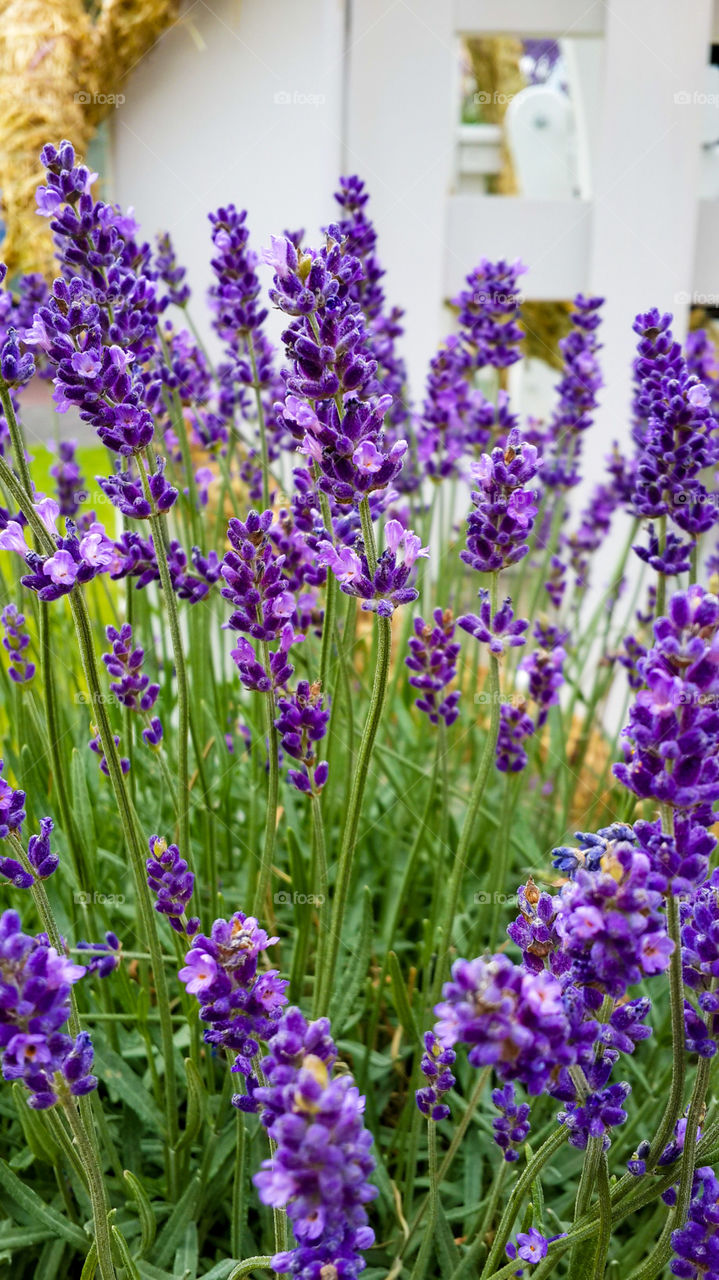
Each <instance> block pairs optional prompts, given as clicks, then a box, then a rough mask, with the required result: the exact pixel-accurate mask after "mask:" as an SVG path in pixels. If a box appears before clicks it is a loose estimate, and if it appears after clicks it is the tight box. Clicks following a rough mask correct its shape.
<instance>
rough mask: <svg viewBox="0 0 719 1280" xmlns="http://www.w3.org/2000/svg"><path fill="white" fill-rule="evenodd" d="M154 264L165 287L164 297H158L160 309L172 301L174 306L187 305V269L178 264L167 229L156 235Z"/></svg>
mask: <svg viewBox="0 0 719 1280" xmlns="http://www.w3.org/2000/svg"><path fill="white" fill-rule="evenodd" d="M155 264H156V266H157V274H158V275H159V277H160V279H161V281H162V283H163V284H164V285H165V287H166V289H167V293H166V294H165V295H164V297H162V298H160V302H159V307H160V310H163V311H164V309H165V307H167V306H169V304H170V303H174V305H175V306H176V307H185V306H187V303H188V302H189V301H190V286H189V285H188V284H186V283H185V276H186V275H187V270H186V268H185V267H182V266H180V265H179V264H178V261H177V255H176V253H175V246H174V245H173V243H172V240H171V238H170V233H169V231H164V232H163V233H162V235H159V236H158V237H157V251H156V253H155Z"/></svg>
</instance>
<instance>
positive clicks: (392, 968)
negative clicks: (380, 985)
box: [387, 951, 422, 1043]
mask: <svg viewBox="0 0 719 1280" xmlns="http://www.w3.org/2000/svg"><path fill="white" fill-rule="evenodd" d="M387 960H388V965H389V975H390V979H391V981H392V996H393V999H394V1006H395V1009H396V1010H397V1017H398V1018H399V1020H400V1023H401V1025H402V1030H403V1031H404V1033H405V1035H407V1036H408V1037H409V1038H410V1040H411V1041H412V1042H413V1043H419V1041H420V1040H421V1039H422V1036H421V1033H420V1029H419V1027H418V1026H417V1022H416V1020H415V1016H414V1013H413V1012H412V1006H411V1004H410V1002H409V996H408V995H407V987H406V986H405V982H404V978H403V977H402V971H401V969H400V967H399V960H398V959H397V955H396V953H395V952H394V951H390V952H389V954H388V957H387Z"/></svg>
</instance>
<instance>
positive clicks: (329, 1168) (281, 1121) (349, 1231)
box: [254, 1008, 377, 1280]
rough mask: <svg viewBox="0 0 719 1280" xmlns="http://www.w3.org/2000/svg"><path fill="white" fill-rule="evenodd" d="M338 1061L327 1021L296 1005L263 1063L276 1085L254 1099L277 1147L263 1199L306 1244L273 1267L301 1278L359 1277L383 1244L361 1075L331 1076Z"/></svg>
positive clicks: (261, 1179)
mask: <svg viewBox="0 0 719 1280" xmlns="http://www.w3.org/2000/svg"><path fill="white" fill-rule="evenodd" d="M336 1058H337V1050H336V1048H335V1045H334V1043H333V1041H332V1039H331V1037H330V1027H329V1022H328V1020H327V1019H326V1018H320V1019H318V1020H317V1021H316V1022H310V1023H307V1021H306V1020H305V1018H304V1017H303V1016H302V1014H301V1013H300V1011H299V1009H294V1008H292V1009H287V1010H286V1012H285V1013H284V1014H283V1016H282V1018H281V1020H280V1022H279V1025H278V1026H277V1028H276V1029H275V1033H274V1035H273V1036H272V1039H271V1041H270V1045H269V1052H268V1054H267V1056H266V1057H264V1058H263V1059H262V1072H263V1075H264V1077H265V1079H266V1080H267V1084H266V1085H261V1086H260V1087H259V1088H257V1089H256V1090H255V1095H254V1096H255V1098H256V1099H257V1102H258V1103H259V1105H260V1106H261V1107H262V1111H261V1119H262V1123H263V1124H264V1125H265V1128H266V1129H267V1132H268V1134H269V1136H270V1138H271V1139H272V1140H273V1141H274V1143H275V1144H276V1145H275V1150H274V1152H273V1155H272V1157H271V1158H270V1159H269V1160H265V1161H264V1163H263V1165H262V1168H261V1170H260V1171H259V1173H256V1174H255V1176H254V1183H255V1186H256V1187H257V1190H258V1192H259V1196H260V1199H261V1200H262V1202H263V1204H268V1205H271V1206H272V1207H273V1208H284V1209H285V1210H286V1212H287V1216H288V1218H289V1220H290V1222H291V1224H292V1229H293V1231H294V1235H295V1239H296V1241H297V1244H296V1246H295V1248H293V1249H290V1250H288V1251H287V1252H284V1253H278V1254H275V1256H274V1258H273V1259H272V1268H273V1270H274V1271H276V1272H279V1273H282V1274H287V1275H289V1276H292V1277H296V1280H313V1278H314V1277H319V1276H322V1275H323V1274H325V1275H327V1276H332V1275H334V1276H337V1277H340V1276H341V1277H343V1280H355V1278H356V1277H357V1276H358V1275H359V1273H360V1272H361V1271H362V1270H364V1268H365V1266H366V1263H365V1260H364V1257H363V1256H362V1253H363V1251H364V1250H365V1249H368V1248H369V1247H370V1246H371V1245H372V1244H373V1243H374V1232H373V1231H372V1228H371V1227H370V1226H369V1225H368V1222H367V1210H366V1208H365V1206H366V1205H367V1204H368V1203H369V1202H370V1201H371V1200H373V1199H374V1198H375V1196H376V1195H377V1189H376V1187H373V1186H372V1184H371V1183H370V1181H369V1179H370V1176H371V1174H372V1171H373V1169H374V1163H375V1162H374V1158H373V1156H372V1154H371V1151H370V1147H371V1146H372V1135H371V1133H370V1132H369V1130H368V1129H366V1128H365V1125H364V1098H363V1097H362V1096H361V1094H360V1092H359V1089H358V1088H357V1086H356V1084H355V1083H354V1080H353V1078H352V1076H351V1075H349V1074H344V1075H338V1076H335V1077H333V1076H332V1075H331V1074H330V1073H331V1070H332V1066H333V1065H334V1063H335V1061H336Z"/></svg>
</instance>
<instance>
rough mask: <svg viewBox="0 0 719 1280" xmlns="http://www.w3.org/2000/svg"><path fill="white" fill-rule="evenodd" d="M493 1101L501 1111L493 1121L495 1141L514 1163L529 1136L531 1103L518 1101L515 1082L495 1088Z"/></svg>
mask: <svg viewBox="0 0 719 1280" xmlns="http://www.w3.org/2000/svg"><path fill="white" fill-rule="evenodd" d="M492 1102H493V1103H494V1105H495V1107H496V1108H497V1110H498V1111H499V1113H500V1114H499V1115H498V1116H496V1117H495V1118H494V1120H493V1121H492V1129H493V1130H494V1141H495V1142H496V1144H497V1146H498V1147H499V1149H500V1151H502V1152H503V1154H504V1159H505V1160H506V1161H507V1162H508V1163H510V1164H512V1163H514V1162H515V1161H516V1160H518V1159H519V1152H520V1150H521V1148H522V1146H523V1145H524V1143H525V1142H526V1140H527V1138H528V1137H529V1130H530V1128H531V1125H530V1123H529V1104H528V1103H527V1102H521V1103H519V1104H518V1103H517V1101H516V1097H515V1089H514V1085H513V1084H505V1085H504V1086H503V1087H502V1088H501V1089H494V1090H493V1091H492Z"/></svg>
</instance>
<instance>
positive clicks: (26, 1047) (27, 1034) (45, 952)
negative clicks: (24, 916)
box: [0, 911, 97, 1110]
mask: <svg viewBox="0 0 719 1280" xmlns="http://www.w3.org/2000/svg"><path fill="white" fill-rule="evenodd" d="M0 967H1V968H2V978H1V979H0V997H1V998H0V1052H1V1053H2V1074H3V1078H4V1079H5V1080H21V1081H22V1083H23V1084H24V1085H25V1088H26V1089H27V1090H28V1093H29V1095H30V1096H29V1098H28V1102H29V1105H30V1106H31V1107H34V1108H35V1109H37V1110H44V1109H45V1108H47V1107H51V1106H53V1105H54V1104H55V1102H57V1100H58V1098H59V1097H69V1096H79V1095H82V1094H85V1093H89V1092H91V1090H93V1089H94V1088H96V1086H97V1080H96V1079H95V1077H94V1076H93V1075H91V1074H90V1071H91V1067H92V1044H91V1042H90V1037H89V1036H88V1034H87V1032H81V1033H80V1034H79V1035H78V1036H77V1038H76V1040H75V1041H74V1042H73V1040H72V1039H71V1038H70V1037H69V1036H68V1035H65V1034H63V1033H62V1031H61V1028H62V1027H63V1026H64V1025H65V1023H66V1022H67V1019H68V1017H69V1014H70V989H71V987H72V985H73V983H75V982H77V981H78V980H79V979H80V978H81V977H82V976H83V974H84V973H85V969H84V968H83V966H82V965H78V964H72V962H71V961H70V960H68V959H67V958H66V957H65V956H61V955H58V953H57V951H55V949H54V947H51V946H49V945H48V944H47V939H45V940H43V939H42V937H37V938H33V937H30V936H29V935H27V934H24V933H23V932H22V929H21V925H20V917H19V916H18V914H17V912H16V911H5V912H4V913H3V915H2V916H1V917H0Z"/></svg>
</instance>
